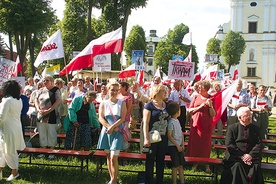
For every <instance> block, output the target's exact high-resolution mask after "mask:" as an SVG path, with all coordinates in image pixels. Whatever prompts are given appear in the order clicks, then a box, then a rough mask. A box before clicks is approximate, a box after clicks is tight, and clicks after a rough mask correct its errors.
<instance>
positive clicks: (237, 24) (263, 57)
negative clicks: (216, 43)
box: [217, 0, 276, 87]
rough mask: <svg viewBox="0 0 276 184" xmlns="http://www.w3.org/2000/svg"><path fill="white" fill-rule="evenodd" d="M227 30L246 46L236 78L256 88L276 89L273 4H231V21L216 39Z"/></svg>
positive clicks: (268, 0)
mask: <svg viewBox="0 0 276 184" xmlns="http://www.w3.org/2000/svg"><path fill="white" fill-rule="evenodd" d="M229 30H233V31H235V32H239V33H240V34H241V35H242V36H243V38H244V40H245V42H246V49H245V52H244V53H243V54H242V57H241V61H240V64H239V65H238V69H239V77H240V78H242V79H244V80H246V81H247V82H248V83H253V84H255V85H256V86H258V85H260V84H263V85H266V86H271V87H276V86H275V84H276V82H275V81H276V0H260V1H258V0H255V1H254V0H231V20H230V22H229V23H225V24H223V26H222V28H221V29H220V30H219V31H218V33H217V38H218V39H220V40H223V39H224V37H225V35H226V34H227V32H228V31H229ZM222 61H223V58H222Z"/></svg>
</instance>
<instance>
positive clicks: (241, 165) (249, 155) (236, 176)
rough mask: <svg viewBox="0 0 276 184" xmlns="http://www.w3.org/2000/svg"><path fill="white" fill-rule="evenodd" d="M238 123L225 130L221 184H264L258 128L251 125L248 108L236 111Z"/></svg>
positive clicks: (250, 115)
mask: <svg viewBox="0 0 276 184" xmlns="http://www.w3.org/2000/svg"><path fill="white" fill-rule="evenodd" d="M237 116H238V120H239V123H235V124H232V125H230V126H229V127H228V129H227V134H226V138H225V145H226V147H227V151H226V155H225V158H224V160H223V163H224V171H223V172H222V175H221V183H223V184H228V183H229V184H236V183H250V184H251V183H252V184H262V183H264V181H263V177H262V172H261V167H260V166H261V160H262V158H261V151H262V148H263V145H262V142H261V139H260V130H259V128H258V127H257V126H256V125H254V124H252V114H251V111H250V110H249V108H248V107H241V108H239V109H238V111H237Z"/></svg>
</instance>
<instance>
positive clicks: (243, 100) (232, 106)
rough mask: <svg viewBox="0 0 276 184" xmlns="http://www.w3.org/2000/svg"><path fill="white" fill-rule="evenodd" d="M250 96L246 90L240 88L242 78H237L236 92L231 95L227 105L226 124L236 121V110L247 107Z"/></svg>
mask: <svg viewBox="0 0 276 184" xmlns="http://www.w3.org/2000/svg"><path fill="white" fill-rule="evenodd" d="M249 105H250V97H249V95H248V93H247V92H246V90H242V80H239V82H238V85H237V87H236V92H235V93H234V95H233V96H232V98H231V100H230V102H229V104H228V105H227V107H228V114H227V115H228V117H227V126H229V125H232V124H234V123H237V122H238V117H237V110H238V109H239V108H240V107H249Z"/></svg>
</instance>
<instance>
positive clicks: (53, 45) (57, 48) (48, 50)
mask: <svg viewBox="0 0 276 184" xmlns="http://www.w3.org/2000/svg"><path fill="white" fill-rule="evenodd" d="M63 57H64V49H63V44H62V37H61V31H60V30H57V32H55V34H53V35H52V36H51V37H50V38H49V39H48V40H46V41H45V42H44V43H43V45H42V48H41V50H40V52H39V54H38V55H37V57H36V60H35V62H34V66H35V67H38V66H39V65H40V64H41V63H43V61H45V60H51V59H58V58H63Z"/></svg>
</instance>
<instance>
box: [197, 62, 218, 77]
mask: <svg viewBox="0 0 276 184" xmlns="http://www.w3.org/2000/svg"><path fill="white" fill-rule="evenodd" d="M217 71H218V65H212V66H210V67H209V68H208V69H207V70H205V71H204V72H203V74H201V79H202V80H214V79H216V78H217Z"/></svg>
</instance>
